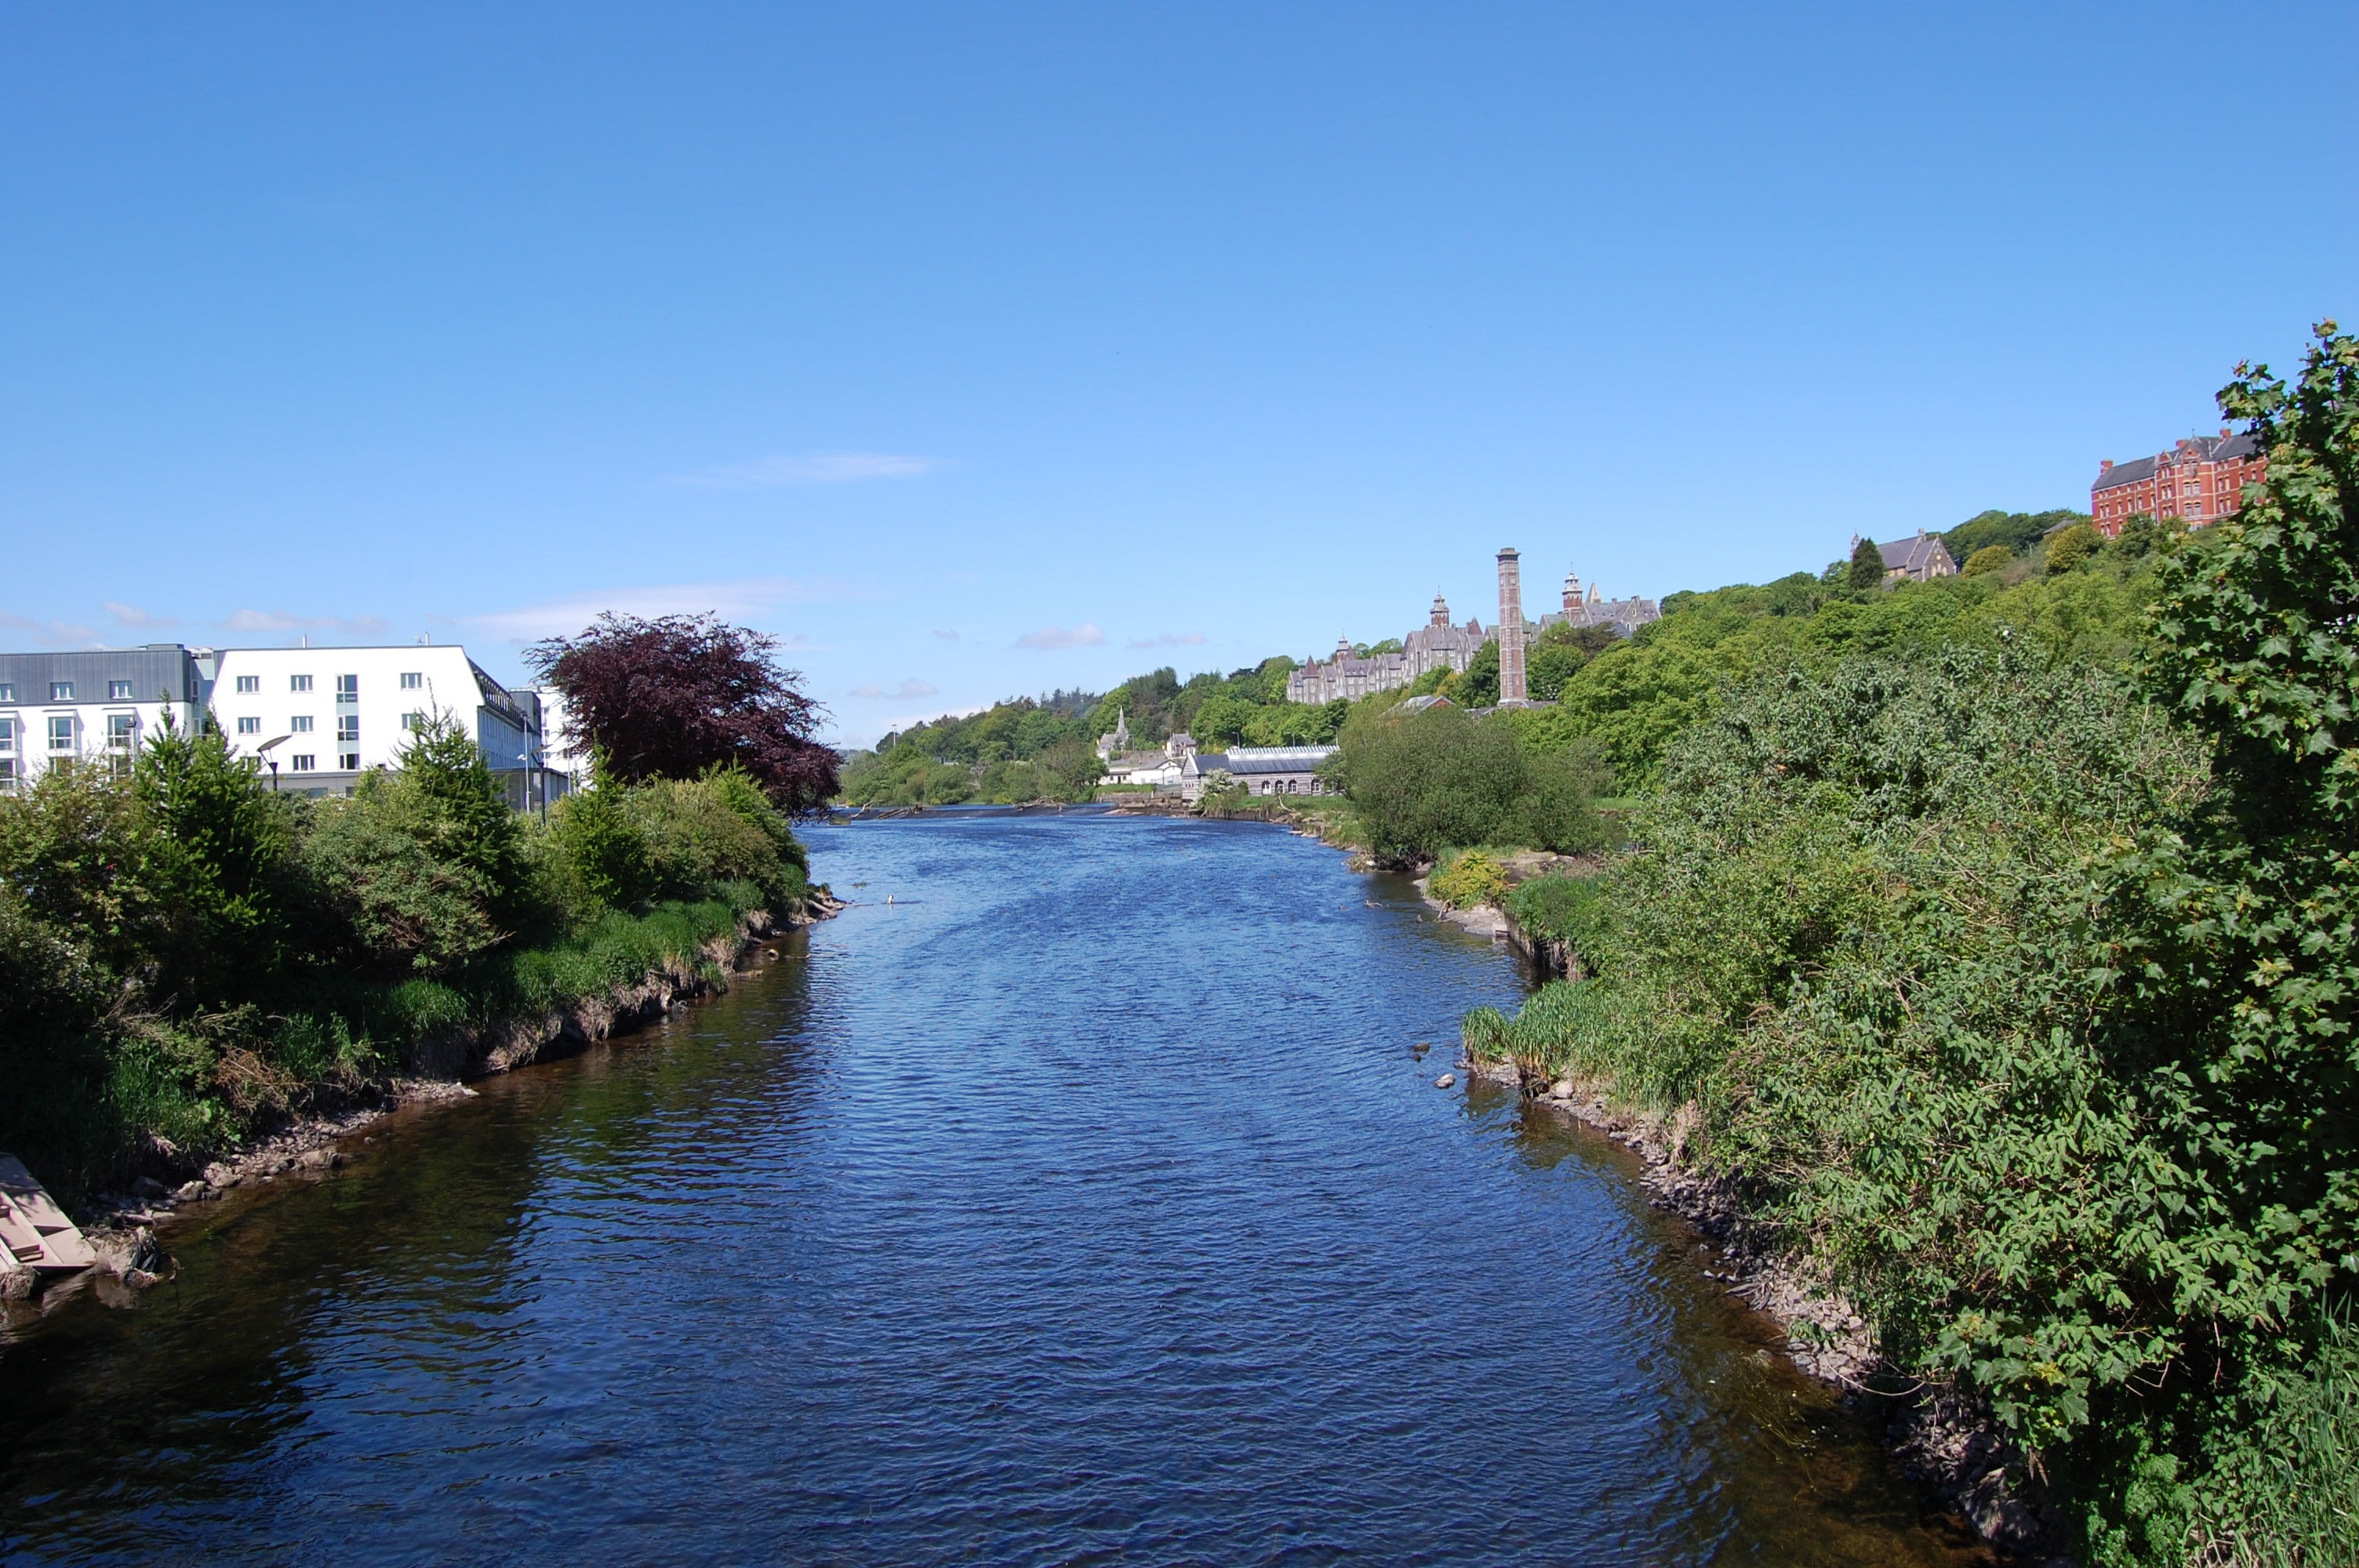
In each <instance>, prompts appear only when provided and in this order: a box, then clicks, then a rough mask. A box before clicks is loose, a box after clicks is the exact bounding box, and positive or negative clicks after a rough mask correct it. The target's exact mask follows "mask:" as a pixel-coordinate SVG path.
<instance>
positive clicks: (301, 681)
mask: <svg viewBox="0 0 2359 1568" xmlns="http://www.w3.org/2000/svg"><path fill="white" fill-rule="evenodd" d="M115 684H116V685H118V686H121V685H123V684H124V683H123V682H120V681H118V682H116V683H115ZM237 689H238V690H239V691H240V692H242V693H245V694H248V695H251V694H253V693H255V692H258V691H260V690H261V689H262V677H261V676H238V677H237ZM287 689H288V691H309V690H310V689H311V677H310V676H288V677H287ZM401 689H402V690H404V691H423V690H425V689H426V676H425V675H424V674H423V673H421V672H419V671H418V670H404V671H402V672H401ZM360 695H361V677H360V676H337V677H336V700H337V701H338V702H357V701H358V700H360Z"/></svg>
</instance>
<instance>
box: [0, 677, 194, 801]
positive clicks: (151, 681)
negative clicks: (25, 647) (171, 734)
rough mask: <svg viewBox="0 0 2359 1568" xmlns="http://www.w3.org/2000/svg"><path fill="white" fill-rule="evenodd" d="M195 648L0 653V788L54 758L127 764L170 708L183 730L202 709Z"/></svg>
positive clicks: (190, 726) (39, 769)
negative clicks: (65, 652)
mask: <svg viewBox="0 0 2359 1568" xmlns="http://www.w3.org/2000/svg"><path fill="white" fill-rule="evenodd" d="M204 701H205V679H204V673H203V670H202V667H201V661H200V658H199V656H198V654H195V653H193V652H191V651H190V649H187V648H184V647H182V646H181V645H180V644H179V643H151V644H149V645H148V646H147V647H144V648H120V649H114V648H109V649H98V650H93V651H90V652H83V653H71V654H0V788H7V787H10V786H12V785H14V784H17V783H20V782H22V781H24V780H27V779H31V778H34V777H36V776H38V774H39V773H41V772H42V771H43V770H45V769H46V768H48V767H49V764H50V763H51V762H68V761H73V760H77V759H87V760H90V761H95V762H106V763H107V764H109V765H111V766H114V767H118V768H122V769H125V770H126V771H127V770H128V769H129V768H130V766H131V759H132V758H133V757H134V756H136V754H137V753H138V751H139V748H140V746H141V745H142V744H143V743H144V742H145V741H147V737H148V736H150V735H152V734H154V733H155V732H156V731H157V730H158V729H159V728H160V727H161V726H162V725H163V723H164V720H165V718H166V716H167V715H169V716H170V718H171V721H172V722H173V723H174V724H176V725H178V726H179V728H180V729H181V730H183V731H184V732H185V731H190V730H194V729H195V727H196V722H197V716H198V715H199V714H200V713H201V712H203V711H204Z"/></svg>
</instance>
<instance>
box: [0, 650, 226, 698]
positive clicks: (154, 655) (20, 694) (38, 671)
mask: <svg viewBox="0 0 2359 1568" xmlns="http://www.w3.org/2000/svg"><path fill="white" fill-rule="evenodd" d="M119 680H127V681H129V682H130V683H131V696H130V697H128V698H127V699H110V698H109V697H107V695H106V692H107V687H109V685H111V684H112V683H113V682H115V681H119ZM53 681H71V683H72V684H73V688H74V695H73V700H74V701H75V702H77V703H90V702H102V703H103V702H106V701H109V700H128V701H132V702H154V701H155V700H156V699H157V698H158V697H166V698H167V699H168V700H169V701H172V702H196V701H199V700H201V697H202V696H203V686H202V683H201V680H200V679H199V677H198V673H197V660H196V655H195V654H191V653H190V651H189V650H188V649H186V648H184V647H182V646H180V644H179V643H160V644H158V645H157V646H154V647H147V648H93V649H89V650H85V651H80V652H75V653H66V654H0V686H8V687H15V688H16V696H15V697H14V698H12V699H11V700H12V701H13V702H14V703H15V704H16V706H17V707H20V708H27V707H32V708H38V707H40V706H41V705H43V704H45V703H47V702H48V701H49V685H50V683H51V682H53Z"/></svg>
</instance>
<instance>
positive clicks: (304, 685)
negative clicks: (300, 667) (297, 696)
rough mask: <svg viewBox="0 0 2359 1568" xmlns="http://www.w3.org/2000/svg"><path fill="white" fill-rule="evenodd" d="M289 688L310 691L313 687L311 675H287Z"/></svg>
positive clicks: (289, 689) (290, 689)
mask: <svg viewBox="0 0 2359 1568" xmlns="http://www.w3.org/2000/svg"><path fill="white" fill-rule="evenodd" d="M287 689H288V691H309V690H310V689H311V677H310V676H288V677H287Z"/></svg>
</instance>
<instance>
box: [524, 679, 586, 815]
mask: <svg viewBox="0 0 2359 1568" xmlns="http://www.w3.org/2000/svg"><path fill="white" fill-rule="evenodd" d="M532 694H533V696H535V697H538V698H539V699H540V738H541V765H542V766H543V767H545V768H547V769H548V770H549V772H550V773H557V774H560V775H562V777H563V778H564V781H565V782H564V784H563V786H562V787H561V788H560V789H559V791H558V794H560V795H569V794H571V793H572V792H573V791H574V790H577V789H587V788H589V787H590V744H589V742H588V741H582V743H581V744H580V745H579V746H576V745H574V744H573V743H572V742H571V741H567V740H566V738H565V727H566V725H567V724H568V723H569V722H570V721H571V718H572V710H571V708H569V707H568V706H567V705H566V701H565V694H564V693H563V692H561V691H560V690H558V689H557V688H556V687H553V686H542V687H534V688H533V693H532Z"/></svg>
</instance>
